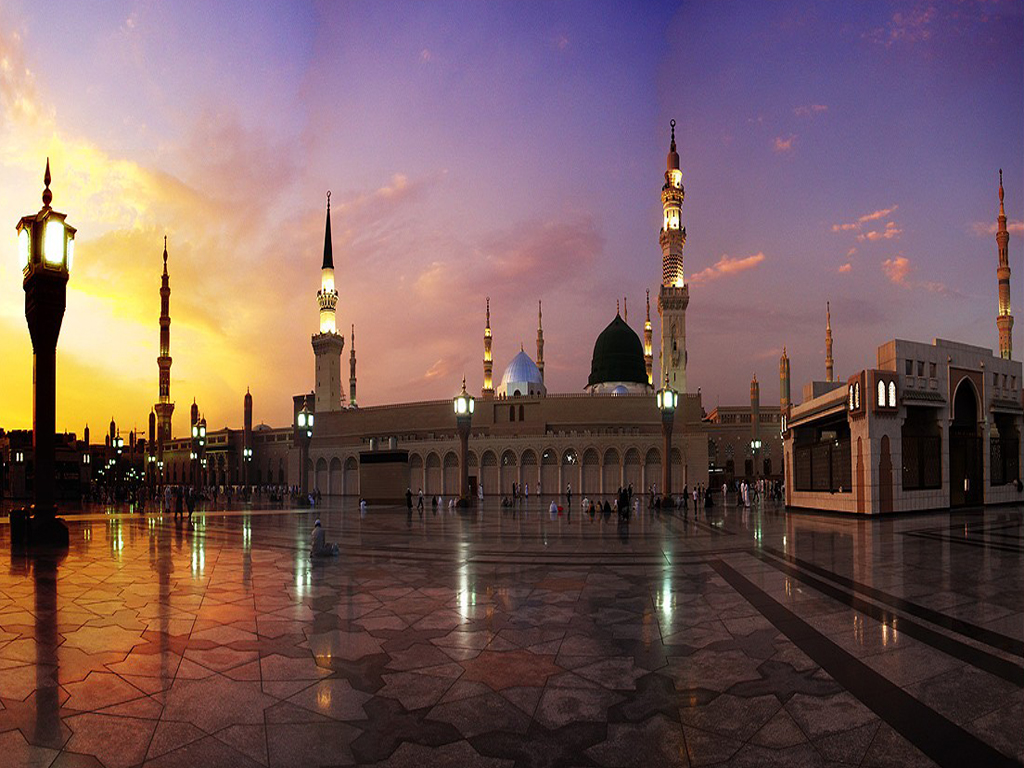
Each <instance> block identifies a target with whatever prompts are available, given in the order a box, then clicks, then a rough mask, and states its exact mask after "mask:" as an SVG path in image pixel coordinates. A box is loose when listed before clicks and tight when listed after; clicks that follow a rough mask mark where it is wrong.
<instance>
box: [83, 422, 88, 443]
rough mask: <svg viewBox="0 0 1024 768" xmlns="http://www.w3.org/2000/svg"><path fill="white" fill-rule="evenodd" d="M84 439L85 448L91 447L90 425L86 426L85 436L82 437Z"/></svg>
mask: <svg viewBox="0 0 1024 768" xmlns="http://www.w3.org/2000/svg"><path fill="white" fill-rule="evenodd" d="M82 437H83V438H85V447H86V448H88V447H89V425H88V424H86V425H85V434H84V435H82Z"/></svg>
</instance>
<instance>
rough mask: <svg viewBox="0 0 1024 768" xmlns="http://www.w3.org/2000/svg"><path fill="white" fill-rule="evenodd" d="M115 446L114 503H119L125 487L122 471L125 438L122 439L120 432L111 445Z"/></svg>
mask: <svg viewBox="0 0 1024 768" xmlns="http://www.w3.org/2000/svg"><path fill="white" fill-rule="evenodd" d="M111 444H112V445H113V446H114V501H115V502H116V501H118V500H119V499H118V497H119V496H120V495H121V493H122V490H123V489H122V486H123V485H124V483H123V479H122V474H123V473H122V471H121V454H122V453H123V452H124V438H123V437H121V433H120V432H118V433H117V435H116V436H115V437H114V440H113V442H112V443H111Z"/></svg>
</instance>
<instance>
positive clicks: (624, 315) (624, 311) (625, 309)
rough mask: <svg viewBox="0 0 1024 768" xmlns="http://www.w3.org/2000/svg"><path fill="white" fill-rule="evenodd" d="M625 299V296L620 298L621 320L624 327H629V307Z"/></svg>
mask: <svg viewBox="0 0 1024 768" xmlns="http://www.w3.org/2000/svg"><path fill="white" fill-rule="evenodd" d="M627 298H628V297H626V296H623V297H622V319H623V321H624V322H625V323H626V325H629V305H628V304H627V303H626V299H627Z"/></svg>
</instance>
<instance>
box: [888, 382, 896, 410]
mask: <svg viewBox="0 0 1024 768" xmlns="http://www.w3.org/2000/svg"><path fill="white" fill-rule="evenodd" d="M889 407H890V408H895V407H896V382H895V381H890V382H889Z"/></svg>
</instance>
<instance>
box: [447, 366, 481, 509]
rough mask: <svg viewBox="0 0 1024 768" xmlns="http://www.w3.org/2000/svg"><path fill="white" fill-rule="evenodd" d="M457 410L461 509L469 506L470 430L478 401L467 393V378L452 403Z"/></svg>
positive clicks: (459, 502) (463, 379)
mask: <svg viewBox="0 0 1024 768" xmlns="http://www.w3.org/2000/svg"><path fill="white" fill-rule="evenodd" d="M452 405H453V406H454V408H455V426H456V428H457V429H458V432H459V501H458V505H459V506H460V507H466V506H469V428H470V426H471V425H472V423H473V409H474V408H475V407H476V401H475V400H474V399H473V396H472V395H471V394H469V393H468V392H467V391H466V377H465V376H463V377H462V391H461V392H460V393H459V394H457V395H456V396H455V400H454V401H453V402H452Z"/></svg>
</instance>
